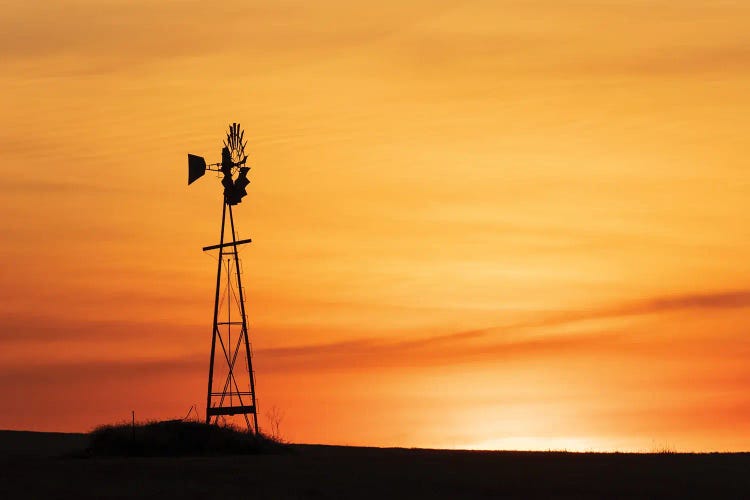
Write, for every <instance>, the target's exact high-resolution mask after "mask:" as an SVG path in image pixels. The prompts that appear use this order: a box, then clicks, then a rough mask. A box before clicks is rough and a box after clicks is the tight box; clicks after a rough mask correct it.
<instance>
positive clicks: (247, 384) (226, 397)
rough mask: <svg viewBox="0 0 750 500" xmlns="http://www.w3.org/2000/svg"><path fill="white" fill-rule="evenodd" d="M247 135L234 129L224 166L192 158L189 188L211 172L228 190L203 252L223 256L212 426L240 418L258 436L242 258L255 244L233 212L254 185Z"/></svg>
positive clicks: (209, 408) (211, 374)
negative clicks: (215, 236) (241, 232)
mask: <svg viewBox="0 0 750 500" xmlns="http://www.w3.org/2000/svg"><path fill="white" fill-rule="evenodd" d="M244 136H245V132H244V130H242V128H241V127H240V125H239V124H238V123H233V124H232V125H230V126H229V131H228V132H227V136H226V139H225V140H224V147H223V148H222V150H221V162H219V163H213V164H210V165H207V164H206V160H205V159H204V158H203V157H201V156H197V155H192V154H188V185H190V184H192V183H193V182H195V181H196V180H198V179H199V178H201V177H203V175H204V174H205V173H206V170H208V171H212V172H218V173H219V175H220V176H221V178H222V179H221V184H222V186H223V187H224V191H223V194H222V211H221V232H220V233H219V243H218V244H216V245H210V246H206V247H203V251H210V250H218V251H219V256H218V261H217V268H216V292H215V295H214V314H213V329H212V336H211V357H210V362H209V366H208V392H207V396H206V423H212V422H213V423H218V422H220V421H223V420H224V419H226V417H231V416H235V415H239V416H241V417H242V418H243V419H244V421H245V424H246V425H247V429H248V430H249V431H253V432H255V433H258V432H259V429H258V407H257V402H256V398H255V373H254V371H253V363H252V348H251V344H250V337H249V334H248V327H247V312H246V309H245V301H246V299H247V297H246V295H245V289H244V288H243V286H242V265H241V262H240V258H239V253H238V247H239V246H241V245H244V244H247V243H250V242H251V240H250V239H249V238H248V239H244V240H238V239H237V231H236V229H235V225H234V214H233V213H232V207H234V206H236V205H237V204H239V203H241V202H242V198H244V197H245V196H246V195H247V191H246V189H245V188H246V187H247V185H248V184H249V183H250V181H249V180H248V178H247V174H248V172H249V171H250V167H248V166H246V164H247V155H246V154H245V147H246V146H247V141H244ZM227 215H228V217H227ZM227 219H228V220H229V224H227ZM220 419H221V420H220Z"/></svg>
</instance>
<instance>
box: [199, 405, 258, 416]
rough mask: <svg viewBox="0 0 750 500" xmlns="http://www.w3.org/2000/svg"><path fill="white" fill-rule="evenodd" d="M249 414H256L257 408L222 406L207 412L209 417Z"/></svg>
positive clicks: (251, 406) (250, 406)
mask: <svg viewBox="0 0 750 500" xmlns="http://www.w3.org/2000/svg"><path fill="white" fill-rule="evenodd" d="M247 413H255V406H253V405H249V406H222V407H220V408H209V409H208V410H207V411H206V414H208V416H209V417H213V416H216V415H240V414H247Z"/></svg>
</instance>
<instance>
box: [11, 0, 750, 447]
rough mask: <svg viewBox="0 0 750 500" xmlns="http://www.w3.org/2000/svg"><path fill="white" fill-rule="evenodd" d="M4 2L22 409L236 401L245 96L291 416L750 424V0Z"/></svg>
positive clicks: (657, 432)
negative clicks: (231, 244)
mask: <svg viewBox="0 0 750 500" xmlns="http://www.w3.org/2000/svg"><path fill="white" fill-rule="evenodd" d="M2 8H3V15H2V16H1V17H0V58H1V59H2V61H3V62H2V65H0V118H2V122H3V123H4V126H3V128H2V131H0V155H1V159H2V162H0V169H2V172H1V173H2V177H0V209H2V213H3V217H2V218H0V238H2V240H1V241H0V243H2V244H0V256H1V257H2V262H3V264H2V267H0V345H1V346H2V347H1V348H0V401H2V406H1V407H0V428H14V429H38V430H65V431H82V430H88V429H90V428H91V427H93V426H94V425H96V424H100V423H103V422H110V421H116V420H122V419H125V418H128V417H129V415H130V411H131V409H135V411H136V414H137V416H138V417H139V418H143V419H158V418H174V417H176V416H181V415H183V414H184V413H186V412H187V409H188V408H189V407H190V405H192V404H197V405H198V406H199V407H201V406H202V405H203V404H204V403H203V402H204V401H205V399H204V398H205V393H204V391H205V377H206V371H207V364H208V350H209V346H210V324H211V309H212V301H213V285H214V282H213V279H214V273H215V267H214V260H213V259H212V258H211V257H210V256H207V255H204V254H203V253H202V252H201V251H200V248H201V247H202V246H203V245H207V244H211V243H215V240H216V238H217V235H218V223H219V217H220V208H221V207H220V203H221V201H220V198H219V196H220V192H221V191H220V186H219V183H218V181H217V180H216V179H215V178H214V177H213V176H207V177H206V178H204V179H201V181H199V182H197V183H196V184H194V185H192V186H190V187H189V188H188V187H187V186H186V185H185V184H186V183H185V180H186V167H187V166H186V161H185V157H186V153H188V152H193V153H197V154H204V155H206V156H207V157H208V158H209V159H211V160H213V161H216V160H218V158H219V152H220V147H221V139H222V138H223V135H224V133H225V131H226V128H227V125H228V124H229V123H230V122H232V121H239V122H241V123H242V124H243V125H244V127H245V130H246V135H248V136H249V144H248V148H249V150H250V156H251V163H252V166H253V170H252V171H251V175H250V177H251V179H252V184H251V185H250V187H249V188H248V191H249V193H250V194H249V196H248V198H246V200H245V201H244V202H243V203H242V205H240V206H239V207H238V209H237V211H236V217H237V220H238V226H239V230H240V236H241V237H252V238H253V244H252V245H250V246H249V247H247V248H246V249H245V250H244V251H243V259H244V260H243V265H244V268H245V279H246V283H245V284H246V286H247V290H248V293H249V303H250V320H251V325H252V326H251V339H252V341H253V344H254V351H255V363H256V368H257V384H258V393H259V406H260V410H261V413H263V414H265V411H266V410H268V409H269V408H272V407H273V406H276V407H278V408H280V409H281V410H282V411H283V412H284V414H285V419H284V421H283V423H282V426H281V429H282V433H283V434H284V436H285V437H286V438H288V439H290V440H294V441H302V442H325V443H336V444H364V445H383V446H390V445H397V446H429V447H469V448H526V449H550V448H553V449H558V448H566V449H571V450H612V449H617V450H645V451H648V450H653V449H658V448H661V447H664V446H669V447H671V448H674V449H677V450H747V449H750V432H748V423H750V397H749V396H748V394H750V368H748V367H749V366H750V364H749V363H748V359H749V357H750V340H749V339H750V337H748V328H749V327H750V316H748V312H749V311H748V308H750V266H749V265H748V262H749V261H750V259H748V257H750V229H748V228H750V210H748V209H749V208H750V201H748V200H750V197H749V196H748V195H750V169H748V165H747V160H746V157H747V151H746V150H747V131H748V130H749V129H750V95H749V94H748V88H750V35H749V34H748V31H747V20H748V19H750V4H748V3H747V2H742V1H723V2H717V1H708V0H705V1H704V0H701V1H698V0H686V1H681V2H674V1H672V0H651V1H645V0H620V1H604V0H589V1H575V2H559V1H557V0H541V1H537V2H524V1H520V0H519V1H484V2H482V1H476V2H449V1H444V2H441V1H435V2H422V1H417V2H403V1H399V2H390V1H385V2H378V3H377V5H371V6H369V8H368V9H364V8H363V7H361V6H359V4H357V3H356V2H355V3H352V2H343V1H341V2H291V1H284V2H279V1H273V2H248V1H240V0H226V1H224V2H221V3H220V5H209V3H207V2H195V1H186V0H171V1H164V2H160V3H158V4H157V3H156V2H151V1H145V0H138V1H127V2H125V1H112V0H106V1H103V0H96V1H94V0H80V1H69V2H65V5H63V4H62V3H61V2H51V1H47V2H42V1H33V0H32V1H23V2H21V1H9V2H3V7H2ZM263 423H264V418H261V426H263Z"/></svg>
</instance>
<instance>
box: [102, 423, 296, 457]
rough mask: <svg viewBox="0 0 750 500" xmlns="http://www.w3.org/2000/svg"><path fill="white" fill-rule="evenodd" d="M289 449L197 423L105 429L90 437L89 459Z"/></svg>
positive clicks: (236, 431) (264, 439)
mask: <svg viewBox="0 0 750 500" xmlns="http://www.w3.org/2000/svg"><path fill="white" fill-rule="evenodd" d="M284 449H286V446H285V445H284V444H282V443H280V442H279V441H277V440H274V439H272V438H269V437H268V436H265V435H263V434H258V435H256V434H253V433H250V432H246V431H242V430H239V429H237V428H235V427H232V426H219V425H210V424H204V423H202V422H195V421H182V420H169V421H162V422H146V423H136V424H135V426H132V425H131V424H129V423H123V424H116V425H103V426H100V427H97V428H96V429H94V430H93V431H92V432H91V434H90V442H89V448H88V450H87V454H88V455H93V456H154V457H155V456H182V455H248V454H258V453H272V452H278V451H282V450H284Z"/></svg>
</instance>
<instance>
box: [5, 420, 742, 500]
mask: <svg viewBox="0 0 750 500" xmlns="http://www.w3.org/2000/svg"><path fill="white" fill-rule="evenodd" d="M86 445H87V437H86V436H85V435H81V434H47V433H27V432H10V431H2V432H0V498H3V499H5V498H8V499H10V498H24V499H30V498H159V499H165V498H188V499H189V498H248V499H252V498H281V499H285V498H504V497H513V498H625V497H628V498H667V497H671V498H686V497H691V498H750V454H708V455H690V454H577V453H535V452H471V451H445V450H411V449H379V448H350V447H337V446H314V445H294V446H292V447H291V448H290V451H288V452H282V453H275V454H268V455H249V456H248V455H244V456H237V457H228V456H227V457H188V458H75V457H72V456H64V455H66V454H67V453H69V452H72V451H75V450H80V449H82V448H85V447H86Z"/></svg>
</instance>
